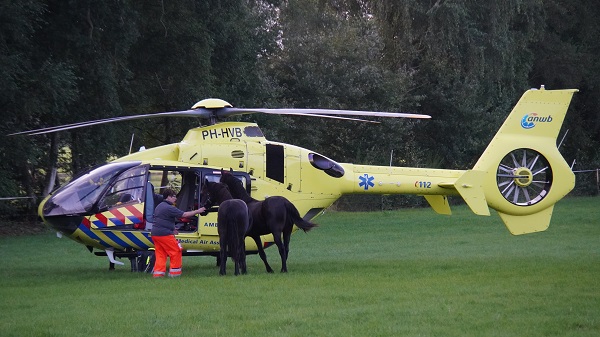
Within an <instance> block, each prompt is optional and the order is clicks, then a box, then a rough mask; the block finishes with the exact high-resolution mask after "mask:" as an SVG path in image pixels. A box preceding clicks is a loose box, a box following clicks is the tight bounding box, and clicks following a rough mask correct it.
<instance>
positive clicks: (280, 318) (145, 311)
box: [0, 198, 600, 337]
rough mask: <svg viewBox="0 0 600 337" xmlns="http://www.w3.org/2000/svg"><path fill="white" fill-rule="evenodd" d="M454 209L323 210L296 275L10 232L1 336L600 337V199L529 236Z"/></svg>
mask: <svg viewBox="0 0 600 337" xmlns="http://www.w3.org/2000/svg"><path fill="white" fill-rule="evenodd" d="M453 211H454V215H453V216H451V217H448V216H441V215H437V214H435V213H434V212H433V211H432V210H430V209H407V210H402V211H393V212H392V211H390V212H373V213H344V212H339V213H338V212H331V213H326V214H325V215H323V216H321V217H319V218H317V219H316V220H315V221H316V222H317V223H319V224H320V225H321V226H320V227H319V228H316V229H315V230H314V231H312V232H310V233H307V234H304V233H296V234H294V235H293V236H292V243H291V250H290V258H289V260H288V269H289V271H290V272H289V273H288V274H280V273H278V272H277V273H275V274H267V273H266V272H265V270H264V267H263V265H262V262H261V261H260V259H259V258H258V256H256V255H253V256H249V257H248V268H249V274H248V275H245V276H238V277H235V276H233V275H232V273H231V268H229V270H228V272H229V273H230V274H229V275H227V276H225V277H220V276H218V270H217V268H216V267H215V266H214V262H215V260H214V258H210V257H184V275H183V276H182V277H181V278H180V279H158V280H154V279H152V278H151V276H150V275H148V274H138V273H131V272H129V268H128V267H127V266H125V267H117V270H115V271H110V272H109V271H108V270H107V269H108V263H107V260H106V259H105V258H103V257H97V256H94V255H93V254H90V253H89V252H88V251H87V249H86V248H85V247H83V246H81V245H78V244H76V243H75V242H73V241H71V240H68V239H58V238H56V237H55V236H54V234H41V235H33V236H24V237H2V238H0V261H2V266H3V268H2V272H1V273H0V299H1V300H0V336H85V335H90V336H95V335H97V336H103V337H106V336H153V337H155V336H161V337H162V336H561V337H563V336H598V335H600V198H568V199H566V200H563V201H561V202H559V203H558V204H557V205H556V207H555V212H554V217H553V219H552V223H551V225H550V228H549V229H548V230H547V231H546V232H543V233H537V234H530V235H524V236H511V235H510V234H509V233H508V231H507V230H506V229H505V228H504V225H503V224H502V222H501V220H500V218H499V217H498V216H497V215H496V214H493V215H492V216H491V217H480V216H476V215H473V214H472V213H470V211H469V210H468V209H466V208H464V207H454V208H453ZM267 253H268V256H269V260H270V261H271V265H272V266H273V268H274V269H276V270H279V267H280V261H279V256H278V253H277V250H276V249H275V248H269V249H268V250H267ZM230 265H231V264H229V266H228V267H230Z"/></svg>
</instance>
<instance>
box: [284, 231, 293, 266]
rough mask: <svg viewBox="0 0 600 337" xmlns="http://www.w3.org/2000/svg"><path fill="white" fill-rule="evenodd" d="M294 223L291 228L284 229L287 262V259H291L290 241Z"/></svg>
mask: <svg viewBox="0 0 600 337" xmlns="http://www.w3.org/2000/svg"><path fill="white" fill-rule="evenodd" d="M293 226H294V223H291V224H290V226H286V228H284V229H283V246H284V247H285V259H286V262H287V258H288V257H290V239H291V236H292V227H293Z"/></svg>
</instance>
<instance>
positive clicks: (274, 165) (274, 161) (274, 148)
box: [266, 144, 284, 184]
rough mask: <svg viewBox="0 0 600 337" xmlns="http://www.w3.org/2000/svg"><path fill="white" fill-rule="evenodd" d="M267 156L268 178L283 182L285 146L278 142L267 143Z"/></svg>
mask: <svg viewBox="0 0 600 337" xmlns="http://www.w3.org/2000/svg"><path fill="white" fill-rule="evenodd" d="M266 157H267V170H266V175H267V178H271V179H273V180H275V181H278V182H280V183H282V184H283V182H284V181H283V178H284V173H283V172H284V162H283V160H284V154H283V146H282V145H276V144H267V146H266Z"/></svg>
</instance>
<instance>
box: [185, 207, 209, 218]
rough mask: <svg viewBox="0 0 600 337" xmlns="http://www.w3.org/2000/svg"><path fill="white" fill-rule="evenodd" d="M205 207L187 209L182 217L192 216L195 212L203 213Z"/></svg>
mask: <svg viewBox="0 0 600 337" xmlns="http://www.w3.org/2000/svg"><path fill="white" fill-rule="evenodd" d="M205 210H206V209H205V208H204V207H200V208H198V209H195V210H193V211H187V212H183V216H182V217H183V218H190V217H193V216H194V215H196V214H200V213H204V211H205Z"/></svg>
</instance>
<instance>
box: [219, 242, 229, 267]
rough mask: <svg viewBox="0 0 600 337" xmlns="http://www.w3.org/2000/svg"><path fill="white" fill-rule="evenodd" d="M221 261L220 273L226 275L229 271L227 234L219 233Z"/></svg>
mask: <svg viewBox="0 0 600 337" xmlns="http://www.w3.org/2000/svg"><path fill="white" fill-rule="evenodd" d="M219 248H220V250H219V261H220V263H221V265H220V267H221V268H220V269H219V275H225V274H226V273H227V268H226V267H227V236H226V235H221V233H219Z"/></svg>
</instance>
